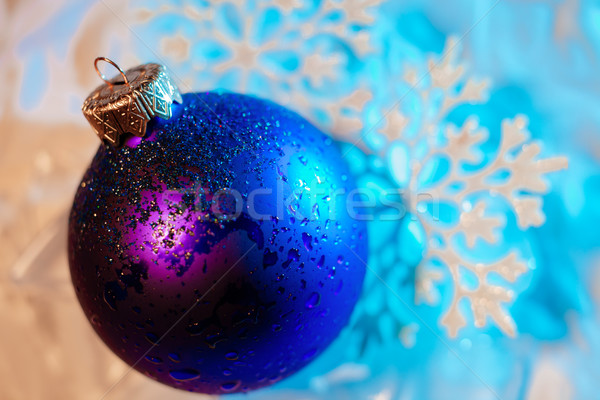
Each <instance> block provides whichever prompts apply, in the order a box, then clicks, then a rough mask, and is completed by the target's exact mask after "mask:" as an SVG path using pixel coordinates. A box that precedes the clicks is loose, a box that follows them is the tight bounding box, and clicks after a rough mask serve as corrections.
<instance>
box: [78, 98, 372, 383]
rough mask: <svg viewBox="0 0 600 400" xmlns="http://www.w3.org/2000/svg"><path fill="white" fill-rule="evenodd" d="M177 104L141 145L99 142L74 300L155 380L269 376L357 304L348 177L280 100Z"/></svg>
mask: <svg viewBox="0 0 600 400" xmlns="http://www.w3.org/2000/svg"><path fill="white" fill-rule="evenodd" d="M174 107H175V108H176V109H175V110H174V114H175V115H174V116H173V118H171V119H170V120H168V121H162V120H155V121H153V124H152V125H151V126H150V127H149V129H148V133H147V136H146V137H145V138H144V139H139V138H132V139H129V140H128V142H126V143H125V144H124V146H122V147H121V148H118V149H116V148H113V147H110V146H101V147H100V148H99V150H98V152H97V154H96V156H95V157H94V159H93V161H92V164H91V166H90V168H89V169H88V171H87V172H86V174H85V176H84V178H83V180H82V182H81V185H80V187H79V189H78V191H77V194H76V196H75V200H74V203H73V208H72V211H71V215H70V221H69V263H70V270H71V277H72V281H73V284H74V287H75V290H76V293H77V297H78V299H79V301H80V303H81V306H82V308H83V310H84V312H85V314H86V316H87V317H88V319H89V320H90V322H91V323H92V325H93V327H94V329H95V330H96V332H97V333H98V335H99V336H100V337H101V338H102V339H103V340H104V342H105V343H106V344H107V345H108V346H109V347H110V348H111V349H112V350H113V351H114V352H115V353H116V354H117V355H119V356H120V357H121V358H122V359H123V360H124V361H126V362H127V363H128V364H130V365H132V366H134V367H135V368H136V369H137V370H139V371H141V372H143V373H144V374H146V375H148V376H150V377H151V378H153V379H156V380H158V381H160V382H163V383H165V384H167V385H170V386H173V387H176V388H180V389H185V390H190V391H196V392H202V393H232V392H240V391H247V390H252V389H256V388H259V387H263V386H266V385H269V384H272V383H274V382H276V381H278V380H280V379H282V378H284V377H286V376H288V375H290V374H292V373H294V372H295V371H297V370H298V369H300V368H302V367H303V366H304V365H306V364H307V363H309V362H310V361H311V360H313V359H314V358H315V357H316V356H317V355H318V354H319V353H321V352H322V351H323V350H324V349H325V348H326V347H327V346H328V345H329V344H330V343H331V342H332V341H333V339H334V338H335V337H336V336H337V335H338V334H339V332H340V330H341V329H342V328H343V327H344V325H345V324H346V323H347V321H348V319H349V316H350V314H351V312H352V310H353V307H354V305H355V303H356V301H357V299H358V297H359V294H360V291H361V287H362V282H363V278H364V273H365V264H364V262H365V261H366V260H367V247H366V246H367V244H366V242H367V238H366V225H365V221H363V220H360V218H358V219H357V218H356V216H355V215H351V213H350V212H349V210H348V208H347V207H346V203H345V199H346V197H345V195H344V193H346V194H348V193H349V192H351V191H352V190H353V189H354V181H353V179H352V177H351V176H350V174H349V172H348V169H347V167H346V165H345V163H344V161H343V160H342V157H341V155H340V153H339V151H338V149H337V147H336V145H335V143H333V142H332V140H331V139H330V138H328V137H327V136H326V135H324V134H323V133H321V132H320V131H319V130H317V129H316V128H315V127H313V126H312V125H311V124H310V123H308V122H307V121H306V120H304V119H303V118H301V117H300V116H298V115H297V114H295V113H293V112H291V111H289V110H287V109H285V108H283V107H281V106H278V105H276V104H274V103H271V102H268V101H264V100H260V99H256V98H253V97H248V96H242V95H237V94H228V93H213V92H209V93H198V94H187V95H184V97H183V104H182V105H174ZM221 189H226V190H221ZM335 191H337V192H335ZM336 193H337V199H336ZM236 196H237V197H236ZM336 200H337V201H336ZM238 204H239V208H238ZM250 205H251V206H252V207H250ZM236 212H237V214H236ZM351 217H354V218H351Z"/></svg>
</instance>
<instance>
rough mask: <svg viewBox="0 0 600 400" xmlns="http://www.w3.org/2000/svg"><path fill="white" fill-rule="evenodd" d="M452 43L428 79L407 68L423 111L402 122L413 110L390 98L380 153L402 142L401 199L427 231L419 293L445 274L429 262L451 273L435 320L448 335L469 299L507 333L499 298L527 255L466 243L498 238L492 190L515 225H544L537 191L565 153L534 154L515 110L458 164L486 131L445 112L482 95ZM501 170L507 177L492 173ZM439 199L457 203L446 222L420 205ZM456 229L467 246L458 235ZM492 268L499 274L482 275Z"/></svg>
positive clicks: (482, 86) (424, 297)
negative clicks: (451, 119) (496, 137)
mask: <svg viewBox="0 0 600 400" xmlns="http://www.w3.org/2000/svg"><path fill="white" fill-rule="evenodd" d="M456 47H457V46H456V42H455V40H454V39H450V40H449V41H448V42H447V44H446V49H447V50H446V52H445V53H444V55H443V56H442V59H441V60H440V61H439V62H438V61H437V60H436V59H435V58H433V57H432V58H430V59H429V64H428V70H427V76H425V77H424V78H426V79H419V77H418V74H417V69H414V68H409V69H408V70H407V73H406V74H405V76H404V81H405V82H406V83H407V84H408V85H410V86H411V87H412V88H414V90H413V92H414V93H415V94H416V95H417V96H418V97H419V101H420V104H421V107H422V108H423V110H425V112H424V113H423V115H422V118H421V120H420V121H419V124H418V125H419V127H418V129H410V126H411V122H412V121H411V119H410V118H409V117H408V116H407V115H406V113H405V112H403V111H402V110H401V107H398V106H395V107H394V108H392V109H391V110H390V111H389V112H388V113H387V114H386V115H385V117H384V119H385V123H384V124H382V125H381V128H380V129H379V131H378V132H379V134H381V135H382V136H383V137H385V138H386V139H385V141H386V143H387V145H385V146H383V148H384V150H383V152H384V154H385V153H391V152H392V150H389V149H390V148H392V144H394V143H402V144H403V146H404V147H403V148H404V149H405V153H404V154H403V157H402V158H403V159H405V160H406V168H405V169H404V173H403V177H400V178H399V179H400V181H405V182H406V189H407V193H408V194H409V195H408V196H406V197H407V198H406V199H405V200H406V205H407V207H408V209H409V210H410V211H411V212H412V214H414V215H419V219H420V221H421V223H422V224H423V227H424V230H425V233H426V237H427V247H428V249H427V252H426V254H425V256H424V259H423V261H422V262H421V263H420V264H419V267H418V269H417V277H416V293H417V301H424V302H426V303H436V302H437V301H438V296H437V295H436V290H435V287H436V284H437V283H439V281H441V280H442V279H443V274H442V273H441V271H440V270H438V269H435V268H432V265H433V263H434V262H436V261H437V262H438V264H440V263H441V264H442V265H445V266H446V268H447V269H448V271H449V273H450V276H451V277H452V281H453V287H454V294H453V299H452V302H451V305H450V306H449V309H448V310H447V311H446V313H445V315H444V316H443V317H442V319H441V324H442V325H443V326H445V327H446V328H447V329H448V331H449V334H450V336H453V337H454V336H456V335H457V333H458V331H459V330H460V329H461V328H463V327H464V326H465V325H466V324H467V320H466V318H465V315H464V313H463V311H462V310H461V309H460V308H459V302H460V301H461V300H462V299H467V300H468V301H469V302H470V306H471V311H472V314H473V319H474V324H475V326H477V327H483V326H485V325H486V322H487V319H488V318H491V320H492V321H493V322H494V323H495V324H496V325H497V326H498V327H499V328H500V329H501V330H502V331H503V332H505V333H506V334H508V335H514V334H515V326H514V321H513V319H512V317H511V316H510V315H509V313H508V312H507V311H506V310H505V309H504V308H503V306H502V303H506V302H509V301H511V300H512V298H513V293H512V291H511V290H510V289H509V288H508V287H507V286H508V284H510V283H512V282H515V281H516V279H517V278H518V277H519V276H521V275H522V274H524V273H525V272H526V271H527V270H528V268H527V264H526V262H525V261H524V260H523V259H521V258H520V256H519V254H518V253H517V252H516V251H511V252H509V254H508V255H506V256H505V257H504V258H502V259H500V260H497V261H495V262H492V263H485V262H474V261H472V260H471V258H472V257H469V256H470V255H469V254H468V250H469V249H472V248H473V247H474V246H475V245H476V242H477V241H478V240H483V241H485V242H488V243H492V244H493V243H497V241H498V236H497V235H496V234H495V232H496V231H497V230H499V229H502V228H503V226H504V222H503V219H502V218H500V217H498V216H493V215H489V214H490V212H489V210H488V208H489V207H488V206H489V200H490V199H492V198H498V197H502V198H503V199H504V200H505V201H506V202H507V203H508V204H509V205H510V207H511V208H512V210H513V211H514V213H515V215H516V218H517V222H518V225H519V227H520V228H521V229H526V228H529V227H535V226H540V225H542V224H543V223H544V221H545V216H544V214H543V212H542V199H541V197H540V196H541V195H542V194H544V193H547V192H548V191H549V187H548V185H547V184H546V182H545V181H544V179H543V177H544V175H545V174H547V173H550V172H553V171H558V170H561V169H564V168H566V167H567V160H566V158H564V157H555V158H548V159H540V158H538V156H539V154H540V152H541V147H540V144H539V143H536V142H529V132H528V131H527V120H526V119H525V118H524V117H522V116H518V117H516V118H515V119H514V120H505V121H504V122H503V125H502V129H501V141H500V144H499V147H498V149H497V151H496V154H495V157H493V159H492V160H490V161H489V162H486V163H484V165H483V166H480V167H478V168H476V170H475V171H466V170H465V169H464V164H465V163H467V164H468V163H471V164H473V163H477V162H478V160H479V157H478V151H477V150H478V146H479V145H480V144H482V143H483V142H485V141H486V139H487V137H488V135H487V131H486V130H484V129H482V128H480V127H479V126H478V123H477V121H476V120H475V118H469V119H467V120H466V122H465V123H464V124H463V125H462V126H461V127H456V126H454V125H452V124H450V123H447V122H446V121H445V119H446V117H447V116H448V114H449V113H450V112H451V111H452V110H454V109H456V108H457V107H458V106H460V105H463V104H475V103H483V102H484V101H485V92H486V89H487V87H488V83H487V82H485V81H476V80H474V79H465V68H464V66H463V65H457V63H456V62H455V58H456V53H457V51H456V50H455V48H456ZM432 111H433V112H432ZM440 138H441V140H440ZM387 155H388V156H391V157H392V158H394V157H395V155H394V154H387ZM441 158H444V159H446V160H447V167H446V168H445V171H444V172H443V175H442V177H441V178H439V177H438V179H436V180H435V182H433V183H431V185H430V186H428V187H423V182H422V180H423V179H422V178H423V175H425V176H430V175H431V174H429V175H428V172H429V173H430V172H431V171H432V169H431V167H432V166H434V167H433V170H435V168H436V167H435V165H437V168H439V164H440V159H441ZM502 174H505V175H508V176H504V177H503V178H498V176H500V175H502ZM422 194H426V196H424V195H422ZM477 195H479V197H477ZM482 195H483V196H482ZM440 203H446V204H451V205H452V206H453V207H455V208H456V209H457V210H458V218H457V220H456V221H455V222H454V223H453V224H443V223H438V222H437V221H436V220H435V218H431V217H432V214H431V213H427V212H424V209H425V208H426V206H427V205H430V206H431V205H432V204H433V205H434V206H435V205H436V204H440ZM425 215H429V217H426V216H425ZM461 236H463V238H464V241H465V243H466V250H465V249H462V248H459V246H458V245H457V244H456V243H457V239H460V237H461ZM462 268H464V269H466V270H467V271H469V272H470V273H471V274H473V275H474V276H475V277H476V278H477V279H476V280H477V284H476V285H475V287H474V288H473V287H470V286H469V285H466V284H465V282H464V279H463V276H462V274H461V269H462ZM494 274H496V275H499V276H500V277H502V278H503V280H504V281H505V282H506V283H496V280H493V279H490V276H491V275H494Z"/></svg>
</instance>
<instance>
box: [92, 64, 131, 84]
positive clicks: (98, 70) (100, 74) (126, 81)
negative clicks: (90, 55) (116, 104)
mask: <svg viewBox="0 0 600 400" xmlns="http://www.w3.org/2000/svg"><path fill="white" fill-rule="evenodd" d="M98 61H104V62H107V63H109V64H110V65H112V66H113V67H115V68H116V69H117V70H118V71H119V73H120V74H121V76H122V77H123V81H124V83H125V84H126V85H127V86H131V85H130V84H129V79H127V75H125V72H123V70H122V69H121V67H119V66H118V65H117V63H116V62H114V61H113V60H111V59H110V58H106V57H96V59H95V60H94V68H95V69H96V73H97V74H98V76H99V77H100V79H102V80H103V81H104V82H106V83H107V84H108V86H109V87H111V88H112V87H113V85H114V84H113V83H112V82H111V81H110V80H108V79H106V77H105V76H104V74H103V73H102V72H100V69H98Z"/></svg>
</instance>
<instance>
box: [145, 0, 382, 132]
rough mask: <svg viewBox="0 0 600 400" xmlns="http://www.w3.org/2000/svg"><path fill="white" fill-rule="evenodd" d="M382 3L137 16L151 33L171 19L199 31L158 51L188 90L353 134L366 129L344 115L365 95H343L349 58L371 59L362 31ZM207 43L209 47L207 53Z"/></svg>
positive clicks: (273, 1)
mask: <svg viewBox="0 0 600 400" xmlns="http://www.w3.org/2000/svg"><path fill="white" fill-rule="evenodd" d="M381 2H382V0H337V1H336V0H324V1H320V2H318V3H315V4H314V5H310V4H309V3H305V2H301V1H296V0H291V1H285V0H263V1H242V0H230V1H225V2H209V3H206V4H204V5H195V4H187V5H186V6H185V7H181V6H179V5H176V4H173V5H171V4H170V3H166V4H163V5H162V6H161V7H160V8H158V9H155V10H149V9H145V8H142V9H140V10H138V13H137V14H138V17H139V20H140V22H143V23H144V24H147V25H148V26H149V27H151V26H152V24H153V23H154V22H155V21H156V20H157V19H159V18H161V16H165V15H169V17H170V18H172V19H176V20H178V21H180V22H181V26H182V27H188V26H193V28H192V29H193V30H194V31H193V33H192V34H190V32H189V31H186V34H182V33H181V31H177V32H174V33H173V34H172V35H170V36H163V37H161V38H160V44H159V48H160V53H161V55H162V56H164V57H165V59H166V60H169V61H172V62H174V69H176V70H178V71H182V73H183V76H184V78H185V79H184V81H185V82H184V84H183V85H182V86H183V87H184V89H185V88H186V87H187V88H189V89H191V88H193V89H194V90H198V89H214V87H215V85H218V86H219V87H221V88H225V89H228V90H232V91H235V92H239V93H248V94H254V95H258V96H260V97H266V98H269V99H271V100H274V101H276V102H278V103H280V104H283V105H290V106H291V107H292V108H293V109H295V110H296V111H299V112H301V113H303V114H304V115H305V116H308V117H312V119H313V120H314V122H316V123H318V124H320V125H322V126H326V127H327V128H329V129H336V130H340V129H343V128H348V127H352V129H353V130H355V129H356V128H357V127H359V126H360V122H359V121H357V120H356V118H355V117H352V116H348V117H346V113H344V112H341V111H342V110H341V108H344V107H346V102H347V101H352V100H356V99H357V98H364V97H365V96H366V95H367V94H366V93H367V92H366V91H356V92H354V93H348V92H347V91H346V92H344V91H345V89H344V88H347V87H348V86H349V85H344V84H340V81H341V80H342V79H343V77H344V74H345V73H346V72H345V70H346V68H345V63H347V61H348V58H349V57H357V56H358V57H360V56H364V55H365V54H367V53H368V52H369V51H370V45H369V40H370V37H369V33H368V31H367V30H365V29H362V28H363V27H365V26H368V25H369V24H371V23H372V22H373V21H374V17H373V16H372V15H371V14H370V11H371V10H372V8H373V7H374V6H376V5H377V4H379V3H381ZM273 21H275V22H273ZM181 29H187V28H181ZM205 42H210V43H211V44H210V45H207V46H205V47H202V43H205ZM215 51H216V52H217V53H218V52H221V53H223V54H216V55H215V54H213V53H215ZM278 57H280V58H278ZM281 57H283V59H282V58H281ZM346 78H347V76H346ZM332 104H337V106H331V105H332ZM353 106H354V103H349V104H348V107H350V108H352V107H353ZM319 112H321V113H322V112H325V114H326V115H324V116H323V115H321V116H319V115H317V114H318V113H319Z"/></svg>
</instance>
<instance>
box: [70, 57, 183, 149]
mask: <svg viewBox="0 0 600 400" xmlns="http://www.w3.org/2000/svg"><path fill="white" fill-rule="evenodd" d="M99 61H105V62H107V63H109V64H111V65H112V66H113V67H115V68H116V69H117V70H119V73H120V75H117V76H115V77H114V78H112V79H106V78H105V77H104V75H103V74H102V73H101V72H100V70H99V69H98V62H99ZM94 68H95V69H96V72H97V73H98V75H99V76H100V78H102V80H103V81H104V82H105V83H104V84H102V85H100V86H98V87H97V88H96V90H94V91H93V92H92V93H91V94H90V95H89V96H88V98H87V99H85V101H84V102H83V107H82V108H81V110H82V111H83V115H85V118H86V119H87V120H88V122H89V123H90V125H92V128H94V131H95V132H96V134H97V135H98V137H99V138H100V139H101V140H102V141H103V142H106V143H109V144H112V145H114V146H119V145H120V144H122V142H123V138H124V137H125V136H127V135H133V136H138V137H143V136H144V135H145V134H146V126H147V124H148V121H150V119H152V118H153V117H155V116H158V117H161V118H164V119H169V118H171V116H172V110H171V105H172V104H173V102H177V103H179V104H181V102H182V100H181V94H180V93H179V90H178V89H177V86H176V85H175V84H174V83H173V80H172V79H171V77H170V76H169V74H168V73H167V70H166V68H165V67H164V66H163V65H160V64H152V63H150V64H143V65H140V66H137V67H134V68H131V69H129V70H127V71H126V72H123V70H122V69H121V68H119V66H118V65H117V64H116V63H115V62H113V61H112V60H109V59H108V58H106V57H98V58H96V60H95V61H94Z"/></svg>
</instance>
